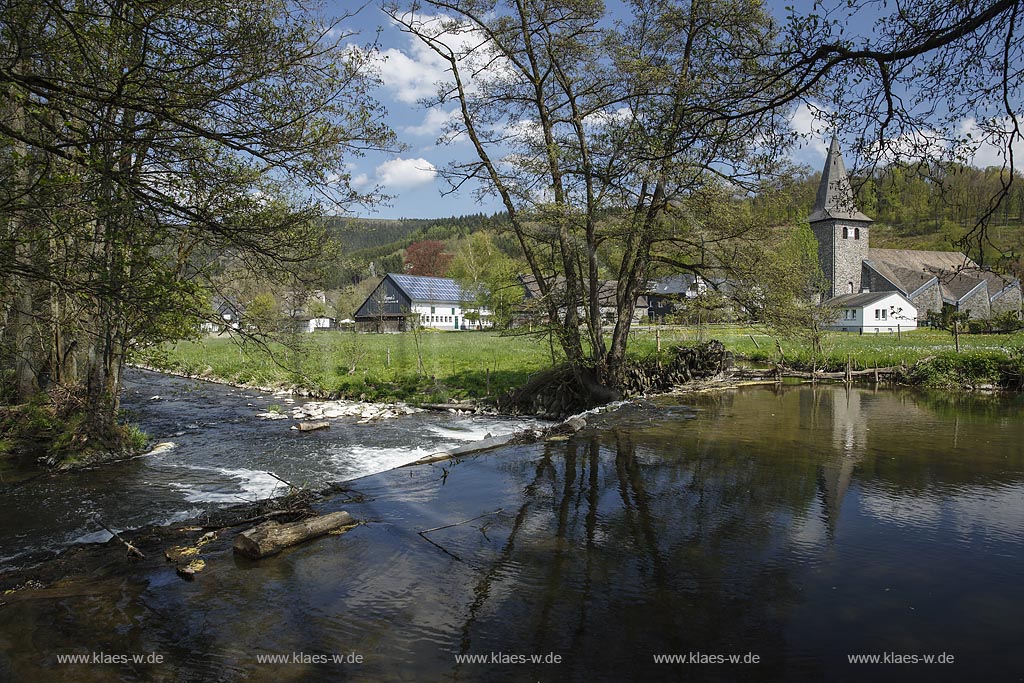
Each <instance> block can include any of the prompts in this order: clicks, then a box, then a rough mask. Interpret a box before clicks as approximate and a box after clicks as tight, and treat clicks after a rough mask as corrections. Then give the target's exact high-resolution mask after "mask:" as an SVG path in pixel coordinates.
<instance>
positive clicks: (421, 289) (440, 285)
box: [391, 274, 465, 301]
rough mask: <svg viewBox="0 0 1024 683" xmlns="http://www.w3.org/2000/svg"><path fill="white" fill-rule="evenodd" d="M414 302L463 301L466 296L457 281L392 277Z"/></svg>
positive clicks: (411, 276)
mask: <svg viewBox="0 0 1024 683" xmlns="http://www.w3.org/2000/svg"><path fill="white" fill-rule="evenodd" d="M391 279H393V280H394V281H395V283H396V284H397V285H398V286H399V287H401V288H402V289H404V290H405V293H406V294H408V295H409V298H410V299H413V300H414V301H462V300H463V299H464V298H465V295H464V294H463V292H462V288H461V287H459V285H458V284H456V282H455V280H452V279H451V278H447V277H426V276H424V275H395V274H392V275H391Z"/></svg>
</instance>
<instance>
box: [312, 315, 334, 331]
mask: <svg viewBox="0 0 1024 683" xmlns="http://www.w3.org/2000/svg"><path fill="white" fill-rule="evenodd" d="M333 328H334V318H331V317H329V316H326V315H321V316H318V317H316V318H310V319H309V322H308V323H307V327H306V331H307V332H316V331H317V330H330V329H333Z"/></svg>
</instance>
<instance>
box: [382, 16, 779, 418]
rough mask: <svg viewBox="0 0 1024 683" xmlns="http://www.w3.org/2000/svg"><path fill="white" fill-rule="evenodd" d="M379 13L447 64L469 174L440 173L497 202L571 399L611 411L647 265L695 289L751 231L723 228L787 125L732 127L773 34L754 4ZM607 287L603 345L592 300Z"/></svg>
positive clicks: (756, 117)
mask: <svg viewBox="0 0 1024 683" xmlns="http://www.w3.org/2000/svg"><path fill="white" fill-rule="evenodd" d="M422 6H423V7H427V8H429V9H430V10H431V11H432V12H434V14H426V15H424V14H421V13H420V12H419V7H420V6H414V7H412V8H404V7H397V6H396V7H392V8H391V9H390V13H391V15H392V17H393V18H394V20H395V21H396V22H398V23H399V24H400V25H401V26H402V27H403V28H404V29H405V30H406V31H408V32H410V33H411V34H412V35H414V36H416V37H417V38H418V39H419V40H421V41H422V42H423V43H424V44H425V45H426V46H428V47H429V48H430V49H431V50H433V51H434V52H435V53H436V54H437V55H439V56H440V57H441V58H442V59H443V60H444V62H445V63H446V65H447V67H448V71H449V75H450V80H449V82H447V83H444V84H440V86H439V93H438V96H437V97H436V98H434V99H433V100H432V101H431V104H433V105H436V106H444V105H446V104H447V103H449V102H454V103H455V104H456V106H457V110H458V112H459V114H460V116H459V117H457V118H456V119H454V120H453V122H452V125H451V127H450V129H449V130H448V131H447V133H448V135H450V136H454V135H464V136H466V138H468V140H469V141H470V142H471V144H472V145H473V149H474V150H475V153H476V154H475V157H476V158H475V159H474V160H472V161H470V162H467V163H462V164H455V165H453V166H452V167H450V168H449V169H448V170H447V177H448V179H449V181H450V182H451V184H452V188H453V189H458V188H459V187H461V186H462V185H463V184H464V183H466V182H468V181H471V180H473V181H481V182H482V183H483V187H484V188H485V191H486V192H491V193H493V194H495V195H497V196H498V197H500V199H501V201H502V202H503V204H504V206H505V209H506V211H507V213H508V216H509V225H510V229H511V230H512V232H513V233H514V234H515V236H516V238H517V239H518V242H519V245H520V247H521V248H522V251H523V254H524V257H525V260H526V262H527V264H528V265H529V269H530V275H531V276H532V277H533V278H534V279H535V281H536V283H537V287H538V290H539V293H540V297H539V300H540V301H541V302H542V303H543V305H544V306H545V308H546V314H547V318H548V320H550V321H551V322H552V323H553V325H554V330H555V332H556V334H557V338H558V342H559V344H560V346H561V347H562V349H563V350H564V352H565V354H566V357H567V359H568V361H569V363H570V364H571V366H572V367H573V368H574V370H575V371H576V373H575V374H576V377H577V380H578V381H579V383H580V384H582V385H583V386H585V387H587V388H588V389H590V390H591V393H592V394H593V395H594V396H595V398H599V399H600V398H609V397H611V396H613V395H614V393H615V389H616V387H617V385H618V384H619V383H620V381H621V379H622V377H623V372H624V369H625V363H626V345H627V341H628V338H629V330H630V326H631V323H632V319H633V313H634V309H635V306H636V301H637V298H638V296H639V295H640V294H641V292H642V291H643V288H644V286H645V284H646V282H647V280H648V278H649V277H650V276H651V274H652V266H653V264H655V263H657V262H664V263H670V264H672V266H673V267H675V268H679V269H684V270H691V271H700V270H703V269H705V268H708V267H711V266H712V265H721V263H720V260H719V259H717V258H716V257H714V256H712V253H711V252H712V250H713V248H714V247H715V246H716V245H723V244H725V243H727V242H728V241H730V240H732V239H734V238H735V237H737V235H740V234H742V233H743V232H744V231H745V230H747V229H748V228H749V224H743V225H741V224H740V223H738V222H736V221H732V220H719V219H718V213H719V211H718V209H719V208H721V207H726V206H728V205H729V204H730V203H731V200H733V199H734V198H735V195H736V194H737V193H739V194H742V193H744V192H746V191H747V190H750V189H753V188H755V187H756V186H757V184H758V183H759V181H760V180H761V179H762V178H763V177H765V174H766V172H767V171H769V169H770V167H771V166H772V162H773V159H774V157H775V155H774V154H773V151H774V149H775V148H777V147H778V145H779V144H781V142H782V139H783V136H782V135H781V131H782V126H781V124H782V122H783V121H782V116H781V112H780V111H778V110H774V109H766V110H764V111H763V112H758V113H755V114H752V115H750V116H746V117H742V118H729V116H728V114H729V113H730V112H733V111H735V110H736V108H737V107H738V106H739V105H740V104H742V103H744V102H745V97H746V96H747V94H748V92H749V84H750V83H751V78H752V77H753V76H754V75H757V74H758V73H759V71H760V69H761V62H762V61H764V58H763V55H764V54H766V53H768V52H769V48H768V46H769V44H770V43H771V28H772V23H771V20H770V18H769V17H768V15H767V14H766V13H765V11H764V10H763V8H762V7H761V6H760V5H759V4H757V3H756V2H719V1H718V0H715V1H714V2H707V3H689V4H688V3H677V2H668V3H665V2H647V1H645V0H642V1H639V2H634V3H631V4H630V9H631V16H630V17H629V19H628V20H625V21H623V22H621V23H619V24H617V25H616V24H613V23H612V22H611V20H609V19H607V18H605V17H604V13H603V5H601V4H600V3H597V2H592V1H590V0H564V1H563V0H552V1H547V2H523V1H521V0H519V1H517V0H511V1H509V2H501V3H499V4H498V5H497V6H496V7H495V5H494V3H492V2H484V1H483V0H450V1H449V0H428V1H427V2H425V3H423V5H422ZM604 280H614V281H615V283H616V285H615V296H614V299H615V301H614V307H615V311H616V314H615V316H614V321H613V328H612V330H611V331H610V335H609V334H608V333H607V332H606V330H605V329H604V325H603V322H602V319H601V312H600V309H601V288H602V284H603V281H604Z"/></svg>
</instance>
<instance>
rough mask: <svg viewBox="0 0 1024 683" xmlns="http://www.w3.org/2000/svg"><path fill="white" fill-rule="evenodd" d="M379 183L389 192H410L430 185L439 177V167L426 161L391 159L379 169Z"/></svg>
mask: <svg viewBox="0 0 1024 683" xmlns="http://www.w3.org/2000/svg"><path fill="white" fill-rule="evenodd" d="M375 174H376V179H377V182H378V183H379V184H380V185H382V186H383V187H385V188H387V189H389V190H408V189H411V188H414V187H419V186H421V185H428V184H430V183H432V182H433V181H434V178H436V177H437V167H436V166H434V164H432V163H430V162H429V161H427V160H426V159H391V160H390V161H385V162H384V163H383V164H381V165H380V166H378V167H377V169H376V171H375Z"/></svg>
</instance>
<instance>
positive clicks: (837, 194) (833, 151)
mask: <svg viewBox="0 0 1024 683" xmlns="http://www.w3.org/2000/svg"><path fill="white" fill-rule="evenodd" d="M830 218H836V219H840V220H853V221H868V222H870V221H871V219H870V218H868V217H867V216H865V215H864V214H862V213H861V212H860V211H859V210H858V209H857V205H856V204H855V203H854V199H853V187H852V186H851V185H850V178H849V176H847V175H846V165H845V164H844V163H843V155H842V153H840V151H839V140H838V139H837V138H836V137H834V136H833V138H832V144H831V145H830V146H829V148H828V156H827V157H826V158H825V168H824V170H822V172H821V184H820V185H818V195H817V197H815V199H814V210H813V211H811V217H810V222H811V223H814V222H816V221H824V220H828V219H830Z"/></svg>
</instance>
